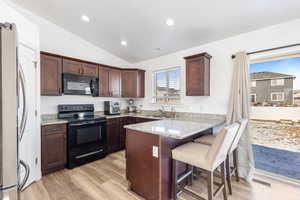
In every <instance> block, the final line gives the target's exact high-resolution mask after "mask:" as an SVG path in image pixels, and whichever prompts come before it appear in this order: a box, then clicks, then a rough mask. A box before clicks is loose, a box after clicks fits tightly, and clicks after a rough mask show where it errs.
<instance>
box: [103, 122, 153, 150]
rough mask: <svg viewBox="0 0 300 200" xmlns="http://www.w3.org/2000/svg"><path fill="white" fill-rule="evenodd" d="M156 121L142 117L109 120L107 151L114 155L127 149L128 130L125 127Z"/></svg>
mask: <svg viewBox="0 0 300 200" xmlns="http://www.w3.org/2000/svg"><path fill="white" fill-rule="evenodd" d="M154 120H155V119H149V118H141V117H120V118H111V119H107V149H108V153H113V152H116V151H119V150H122V149H124V148H125V144H126V129H125V128H124V126H125V125H129V124H135V123H142V122H149V121H154Z"/></svg>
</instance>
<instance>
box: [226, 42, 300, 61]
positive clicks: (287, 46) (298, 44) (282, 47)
mask: <svg viewBox="0 0 300 200" xmlns="http://www.w3.org/2000/svg"><path fill="white" fill-rule="evenodd" d="M295 46H300V43H297V44H290V45H286V46H281V47H275V48H271V49H263V50H259V51H252V52H249V53H247V55H251V54H256V53H262V52H267V51H274V50H278V49H285V48H290V47H295ZM231 58H232V59H234V58H235V55H232V56H231Z"/></svg>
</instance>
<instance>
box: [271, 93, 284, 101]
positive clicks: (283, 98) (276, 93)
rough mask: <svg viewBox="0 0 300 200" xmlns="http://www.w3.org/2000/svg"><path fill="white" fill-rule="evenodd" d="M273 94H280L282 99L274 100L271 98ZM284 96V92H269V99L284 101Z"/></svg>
mask: <svg viewBox="0 0 300 200" xmlns="http://www.w3.org/2000/svg"><path fill="white" fill-rule="evenodd" d="M273 94H281V95H282V99H280V100H274V99H273ZM284 99H285V97H284V92H271V101H284Z"/></svg>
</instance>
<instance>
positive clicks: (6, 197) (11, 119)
mask: <svg viewBox="0 0 300 200" xmlns="http://www.w3.org/2000/svg"><path fill="white" fill-rule="evenodd" d="M23 78H24V77H23V72H22V70H21V68H19V67H18V40H17V30H16V26H15V25H14V24H8V23H5V24H1V23H0V200H17V199H19V192H18V191H20V190H21V189H22V187H23V185H24V184H25V183H26V181H27V178H28V175H29V167H28V165H26V164H25V163H24V162H23V161H21V160H19V157H18V151H19V150H18V144H19V142H20V140H21V139H22V134H23V133H24V127H25V124H26V119H27V117H26V106H25V105H23V106H22V108H23V109H22V114H21V116H19V117H18V108H19V102H20V101H21V100H22V102H23V104H25V103H26V102H25V99H26V98H25V97H26V96H25V92H24V87H25V85H24V79H23ZM21 90H22V91H23V92H22V95H21V96H22V97H20V95H19V94H20V91H21ZM20 98H21V100H20ZM18 119H20V123H19V122H18ZM21 167H24V169H25V174H24V175H23V176H22V180H20V179H21V178H20V177H21V176H20V173H19V171H20V169H21Z"/></svg>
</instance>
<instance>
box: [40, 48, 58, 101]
mask: <svg viewBox="0 0 300 200" xmlns="http://www.w3.org/2000/svg"><path fill="white" fill-rule="evenodd" d="M61 76H62V58H60V57H56V56H51V55H46V54H41V95H44V96H59V95H61V92H62V90H61V81H62V78H61Z"/></svg>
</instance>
